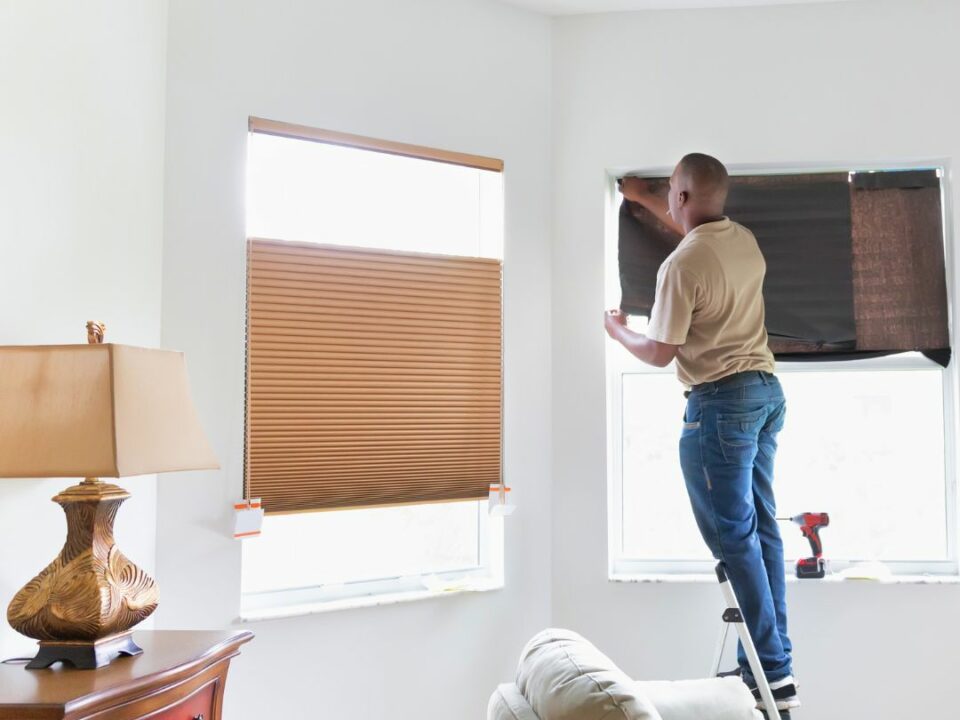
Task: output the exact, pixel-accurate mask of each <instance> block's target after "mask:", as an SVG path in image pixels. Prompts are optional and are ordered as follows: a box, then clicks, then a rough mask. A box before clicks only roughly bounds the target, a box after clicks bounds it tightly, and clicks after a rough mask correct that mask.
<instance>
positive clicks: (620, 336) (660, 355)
mask: <svg viewBox="0 0 960 720" xmlns="http://www.w3.org/2000/svg"><path fill="white" fill-rule="evenodd" d="M603 325H604V328H606V331H607V334H608V335H609V336H610V337H612V338H613V339H614V340H616V341H617V342H618V343H620V344H621V345H623V346H624V347H625V348H626V349H627V350H628V351H630V353H631V354H632V355H634V356H635V357H637V358H639V359H640V360H642V361H643V362H645V363H647V365H653V366H655V367H666V366H667V365H669V364H670V362H671V361H672V360H673V358H675V357H676V355H677V348H678V347H679V345H668V344H667V343H662V342H658V341H657V340H651V339H650V338H648V337H647V336H646V335H641V334H640V333H638V332H634V331H633V330H631V329H630V328H628V327H627V316H626V314H624V313H622V312H621V311H619V310H608V311H607V312H606V314H605V315H604V317H603Z"/></svg>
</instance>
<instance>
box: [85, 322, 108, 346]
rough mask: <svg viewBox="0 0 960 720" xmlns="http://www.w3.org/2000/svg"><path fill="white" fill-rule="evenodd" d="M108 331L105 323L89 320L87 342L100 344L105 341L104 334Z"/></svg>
mask: <svg viewBox="0 0 960 720" xmlns="http://www.w3.org/2000/svg"><path fill="white" fill-rule="evenodd" d="M106 331H107V326H106V325H104V324H103V323H98V322H94V321H93V320H88V321H87V342H88V343H90V344H91V345H100V344H102V343H103V334H104V333H105V332H106Z"/></svg>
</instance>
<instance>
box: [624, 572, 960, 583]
mask: <svg viewBox="0 0 960 720" xmlns="http://www.w3.org/2000/svg"><path fill="white" fill-rule="evenodd" d="M609 580H610V582H615V583H638V584H643V585H649V584H658V583H663V584H667V585H689V584H706V583H709V584H711V585H716V584H717V576H716V575H714V574H713V573H683V574H680V573H677V574H666V573H661V574H642V575H627V574H615V575H611V576H610V578H609ZM797 582H803V583H804V584H808V583H814V582H820V583H830V584H844V585H851V584H859V585H960V575H891V576H889V577H885V578H880V579H861V578H848V577H843V576H842V575H836V574H834V575H827V576H826V577H825V578H823V579H821V580H813V581H811V580H802V581H801V580H800V579H799V578H797V577H796V576H794V575H787V584H792V583H797Z"/></svg>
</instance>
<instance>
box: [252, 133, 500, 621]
mask: <svg viewBox="0 0 960 720" xmlns="http://www.w3.org/2000/svg"><path fill="white" fill-rule="evenodd" d="M254 133H258V134H264V135H274V136H279V137H284V138H288V139H292V140H301V141H304V142H320V143H325V144H329V145H340V146H345V147H351V148H354V149H357V150H366V151H369V152H377V153H384V154H393V155H400V156H404V157H409V158H413V159H418V160H423V161H429V162H438V163H447V164H453V165H460V166H464V167H469V168H473V169H475V170H478V171H492V172H497V173H499V174H500V176H501V178H502V180H501V183H502V186H503V185H505V182H506V178H505V177H504V162H503V161H502V160H499V159H495V158H489V157H485V156H480V155H472V154H467V153H461V152H455V151H449V150H441V149H437V148H431V147H425V146H419V145H411V144H407V143H400V142H395V141H389V140H381V139H377V138H371V137H366V136H361V135H353V134H348V133H341V132H336V131H329V130H322V129H319V128H313V127H309V126H305V125H297V124H293V123H287V122H282V121H274V120H266V119H263V118H257V117H253V116H251V117H249V118H248V128H247V139H248V145H247V154H249V138H250V136H251V135H252V134H254ZM247 182H249V181H247ZM504 204H505V197H504V196H501V198H500V210H499V227H500V233H501V235H502V238H501V240H500V242H499V245H500V247H501V248H502V252H501V258H500V259H501V263H505V257H504V256H505V254H506V246H505V242H504V241H503V240H504V238H505V235H506V227H505V215H504V213H503V205H504ZM244 214H245V218H244V225H245V227H246V222H247V220H246V212H245V213H244ZM245 234H247V233H245ZM482 243H483V238H482V237H480V238H478V244H482ZM501 292H502V290H501ZM246 312H247V310H246V300H245V301H244V317H245V316H246ZM504 316H505V309H504V308H503V306H502V305H501V323H502V322H503V318H504ZM501 342H503V341H501ZM501 372H502V377H501V395H500V401H501V413H503V412H504V405H503V398H504V392H505V386H506V376H505V373H503V371H502V370H501ZM245 402H246V401H245ZM244 416H245V417H246V413H245V414H244ZM503 421H504V418H503V417H501V423H503ZM243 432H244V434H246V421H245V422H244V428H243ZM503 437H504V436H502V437H501V451H500V453H501V478H502V482H503V483H506V478H505V477H504V476H503V470H502V464H503V463H504V461H505V458H504V453H503ZM244 486H245V480H244ZM450 502H451V503H454V502H458V501H450ZM459 502H462V501H459ZM476 503H477V513H478V523H477V565H476V566H475V567H466V568H462V569H454V570H448V571H444V572H440V573H422V574H419V575H405V576H399V575H398V576H393V577H383V578H376V579H367V580H357V581H353V582H346V583H337V584H329V585H323V584H320V585H310V586H305V587H301V588H290V589H274V590H264V591H257V592H246V593H245V592H242V591H241V593H240V619H241V620H244V621H252V620H261V619H268V618H271V617H284V616H290V615H302V614H308V613H314V612H324V611H328V610H337V609H343V608H352V607H364V606H370V605H379V604H387V603H394V602H404V601H408V600H417V599H421V598H426V597H435V596H440V595H448V594H454V593H457V592H476V591H485V590H496V589H499V588H502V587H503V586H504V582H505V569H504V566H505V557H504V554H505V553H504V534H505V533H504V519H503V516H500V515H493V514H491V512H490V508H489V503H488V501H487V500H486V499H479V500H477V501H476ZM365 509H370V508H345V509H343V510H332V511H324V512H364V510H365ZM256 541H257V539H256V538H247V539H245V540H244V542H256ZM240 572H241V574H242V573H243V572H244V569H243V560H242V557H241V568H240Z"/></svg>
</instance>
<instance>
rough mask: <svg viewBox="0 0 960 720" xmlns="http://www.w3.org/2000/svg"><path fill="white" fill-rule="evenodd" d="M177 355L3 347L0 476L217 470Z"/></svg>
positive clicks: (107, 347)
mask: <svg viewBox="0 0 960 720" xmlns="http://www.w3.org/2000/svg"><path fill="white" fill-rule="evenodd" d="M217 467H219V465H218V464H217V460H216V458H215V457H214V454H213V451H212V450H211V448H210V444H209V442H208V441H207V438H206V436H205V435H204V432H203V429H202V428H201V427H200V421H199V419H198V418H197V413H196V410H195V409H194V407H193V402H192V400H191V399H190V388H189V383H188V381H187V369H186V364H185V362H184V358H183V353H179V352H172V351H169V350H152V349H146V348H138V347H130V346H128V345H112V344H96V345H40V346H0V477H14V478H27V477H112V478H117V477H126V476H129V475H145V474H148V473H162V472H171V471H176V470H202V469H212V468H217Z"/></svg>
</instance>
